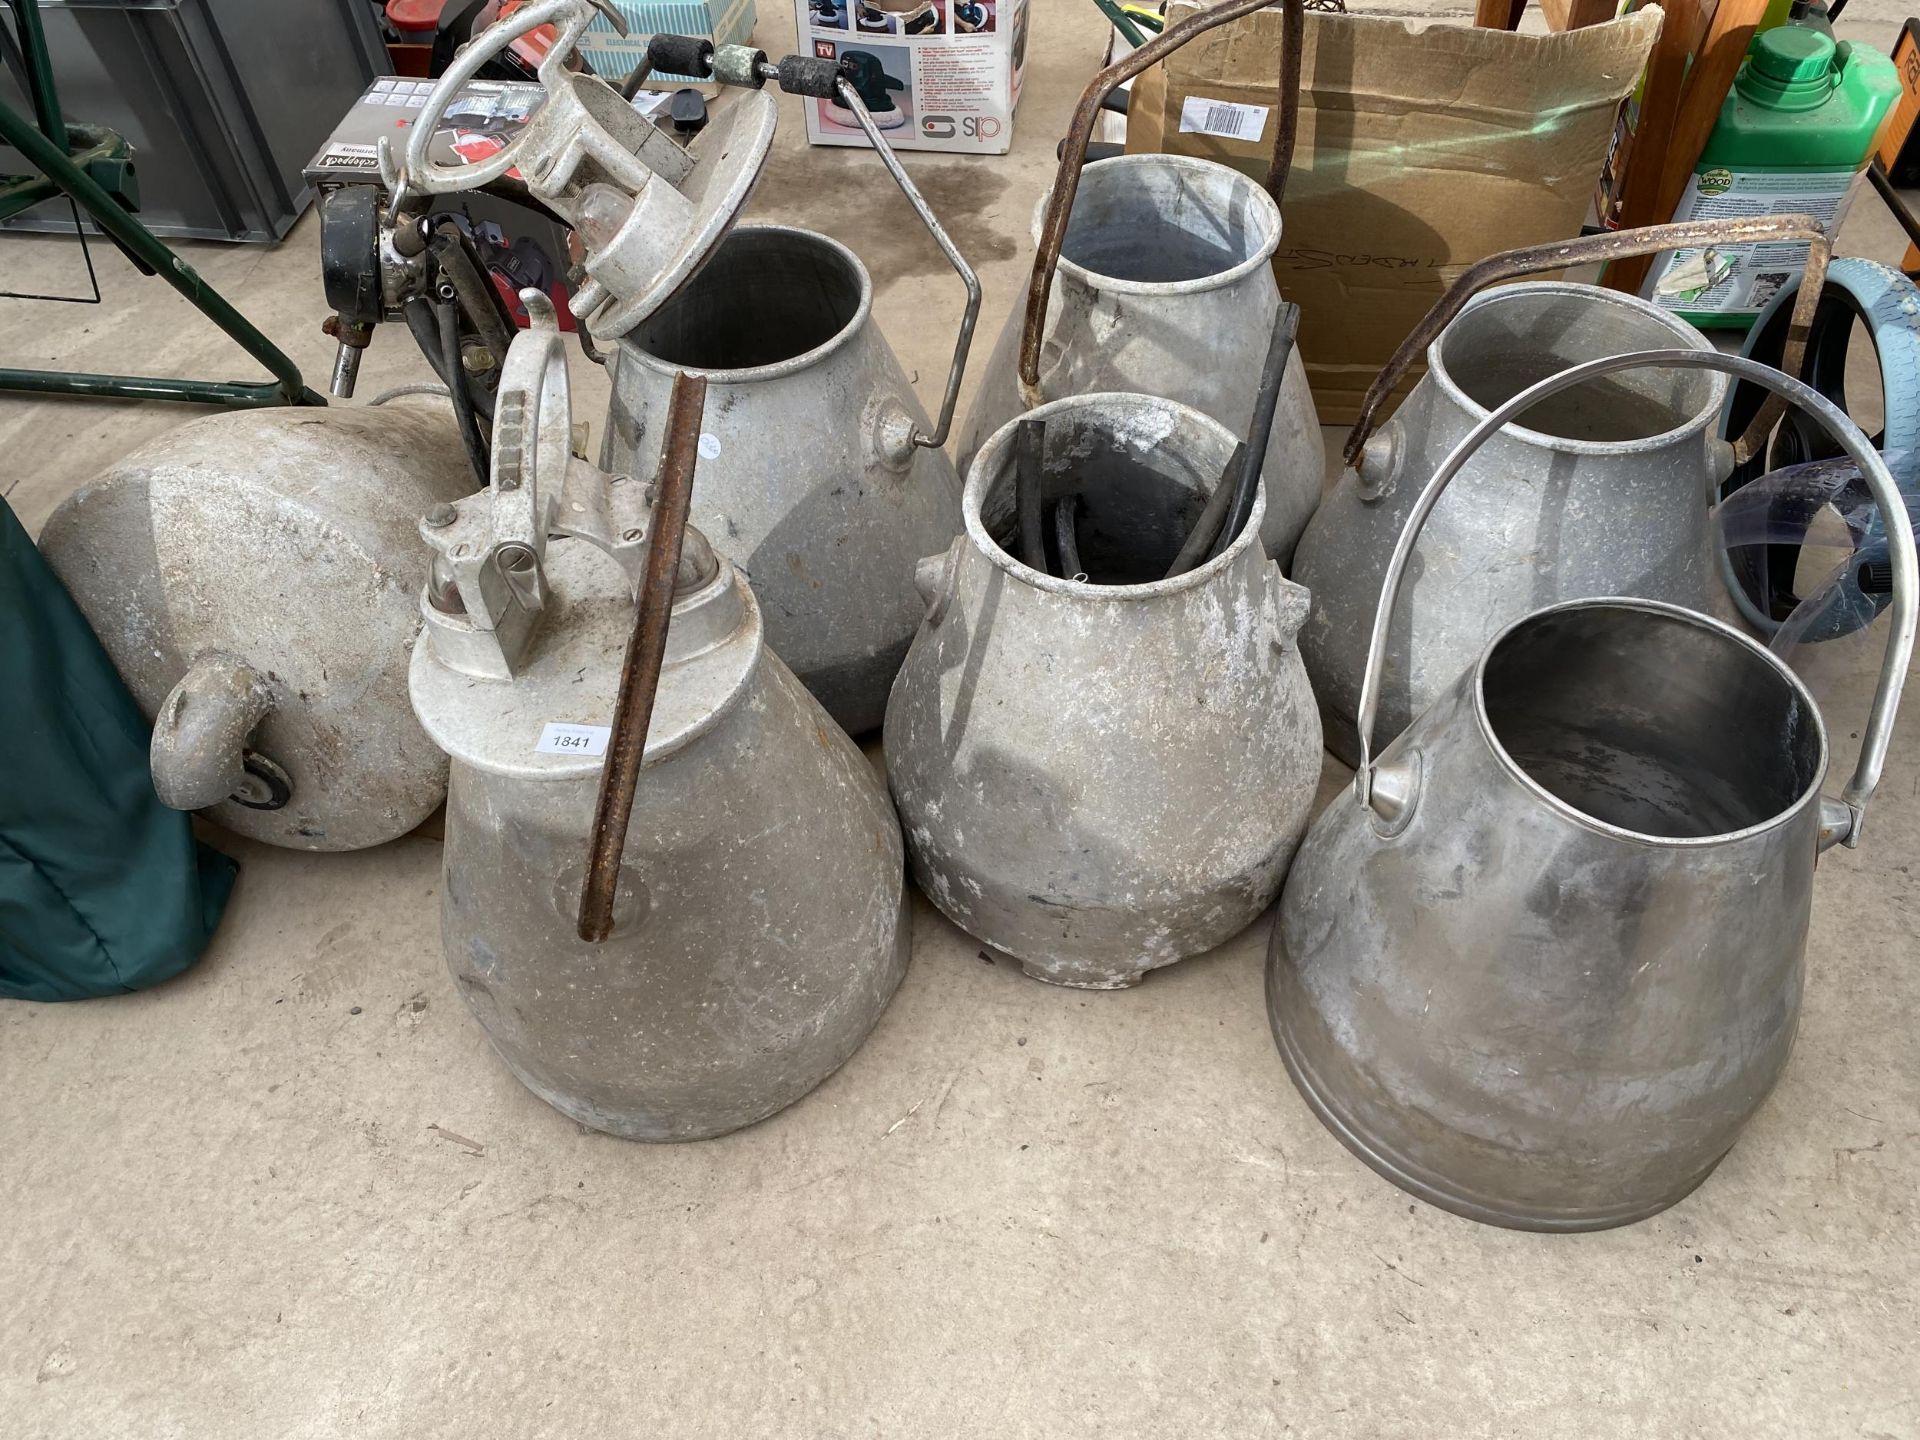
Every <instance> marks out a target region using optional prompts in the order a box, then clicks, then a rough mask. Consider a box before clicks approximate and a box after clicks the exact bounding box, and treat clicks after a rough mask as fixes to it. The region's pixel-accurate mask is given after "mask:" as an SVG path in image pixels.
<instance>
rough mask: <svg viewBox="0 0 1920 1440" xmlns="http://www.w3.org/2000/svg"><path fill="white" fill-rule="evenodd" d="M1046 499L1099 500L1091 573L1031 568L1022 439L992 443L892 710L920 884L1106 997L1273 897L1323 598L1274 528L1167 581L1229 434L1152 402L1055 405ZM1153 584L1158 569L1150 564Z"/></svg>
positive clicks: (1305, 738)
mask: <svg viewBox="0 0 1920 1440" xmlns="http://www.w3.org/2000/svg"><path fill="white" fill-rule="evenodd" d="M1028 418H1038V419H1040V420H1043V421H1045V422H1046V423H1047V427H1048V431H1047V446H1046V458H1045V464H1044V468H1043V483H1044V485H1045V487H1046V489H1045V496H1044V499H1045V502H1046V506H1047V508H1048V509H1049V510H1053V509H1055V508H1056V506H1057V502H1058V500H1059V499H1061V498H1062V497H1064V496H1067V495H1071V494H1074V493H1076V492H1078V493H1079V494H1080V496H1081V500H1082V504H1081V514H1082V519H1081V522H1080V525H1081V528H1080V533H1079V556H1080V558H1081V561H1082V563H1083V564H1084V565H1086V566H1087V567H1089V568H1090V569H1092V570H1093V571H1095V572H1097V573H1096V574H1095V576H1094V580H1095V581H1097V580H1099V579H1100V578H1102V576H1103V574H1110V573H1111V572H1116V571H1117V570H1125V569H1129V568H1130V569H1131V570H1133V571H1137V573H1138V574H1139V575H1140V576H1141V577H1143V579H1144V583H1109V584H1101V583H1094V582H1093V581H1081V580H1075V579H1072V578H1060V577H1057V576H1052V575H1047V574H1043V573H1041V572H1039V571H1037V570H1035V569H1032V568H1029V567H1028V566H1026V565H1023V564H1021V563H1020V562H1018V561H1016V560H1015V559H1013V558H1012V556H1011V555H1010V554H1009V553H1008V552H1007V550H1005V549H1003V548H1002V544H1001V542H1000V540H997V539H996V538H995V537H996V536H999V537H1001V539H1004V540H1008V541H1009V543H1011V540H1010V537H1011V534H1012V529H1013V526H1014V524H1015V516H1014V480H1013V473H1014V435H1015V431H1016V429H1017V427H1016V426H1013V425H1009V426H1007V427H1005V428H1003V429H1002V430H1001V431H1000V432H999V433H998V434H997V435H995V436H994V437H993V438H992V439H991V440H989V441H988V443H987V444H986V445H985V446H983V447H982V449H981V451H980V454H979V456H978V457H977V458H976V459H975V461H974V465H973V468H972V471H971V473H970V475H969V478H968V484H967V490H966V494H965V499H964V506H965V511H966V526H967V528H966V533H965V534H963V535H961V536H960V537H959V538H958V539H956V540H955V541H954V543H953V545H952V546H951V547H950V548H949V550H948V551H947V552H946V553H945V554H944V555H938V556H931V557H929V558H928V559H927V560H926V561H924V562H923V563H922V566H921V579H922V583H923V586H924V589H925V591H926V593H927V597H928V600H927V615H926V620H925V623H924V624H923V626H922V628H921V631H920V634H919V635H918V636H917V637H916V638H915V640H914V644H913V649H912V650H911V651H910V652H909V654H908V656H907V661H906V664H905V666H904V667H903V668H902V670H901V672H900V676H899V678H898V679H897V680H896V681H895V682H894V688H893V697H892V700H891V703H890V704H889V706H888V710H887V724H886V753H887V767H888V774H889V777H890V779H891V781H892V785H893V792H894V799H895V802H896V804H897V805H898V806H899V809H900V814H901V819H902V823H903V826H904V828H905V830H906V834H907V846H908V853H909V855H910V856H911V858H912V861H913V867H914V873H915V876H916V878H917V879H918V880H919V883H920V886H921V889H922V890H923V891H924V892H925V893H926V894H927V895H928V897H929V898H930V899H932V900H933V902H934V903H935V904H936V905H938V906H939V907H940V909H941V910H942V911H943V912H944V913H945V914H946V915H947V916H948V918H949V919H951V920H952V921H953V922H954V923H955V924H957V925H959V926H960V927H961V928H962V929H964V930H966V931H968V932H969V933H970V934H972V935H975V936H977V937H978V938H980V939H982V940H984V941H986V942H987V943H989V944H991V945H993V946H995V947H996V948H998V949H1001V950H1004V951H1006V952H1007V953H1009V954H1011V955H1014V956H1016V957H1017V958H1018V959H1019V960H1020V961H1021V962H1022V964H1023V965H1024V967H1025V968H1026V970H1027V973H1028V974H1030V975H1033V976H1035V977H1037V978H1040V979H1044V980H1049V981H1052V982H1054V983H1057V984H1064V985H1076V986H1084V987H1088V988H1095V989H1111V988H1118V987H1121V986H1125V985H1130V984H1133V983H1134V982H1136V981H1138V980H1139V979H1140V977H1141V976H1142V975H1143V974H1144V973H1145V972H1146V971H1147V970H1149V969H1153V968H1155V967H1157V966H1162V965H1167V964H1171V963H1173V962H1174V961H1177V960H1180V959H1183V958H1185V957H1186V956H1190V955H1194V954H1197V953H1199V952H1201V951H1203V950H1206V949H1209V948H1211V947H1212V946H1214V945H1217V944H1219V943H1221V942H1222V941H1224V940H1226V939H1227V938H1229V937H1230V936H1232V935H1233V934H1235V933H1236V932H1238V931H1239V930H1241V929H1242V928H1243V927H1245V926H1246V925H1247V924H1248V923H1249V922H1251V921H1252V920H1253V919H1254V917H1255V916H1257V915H1258V914H1259V913H1260V911H1261V910H1262V909H1263V908H1265V906H1266V905H1267V903H1268V902H1269V901H1270V900H1271V899H1272V897H1273V895H1274V893H1275V892H1276V890H1277V888H1278V886H1279V883H1280V877H1281V875H1282V874H1283V873H1284V871H1285V868H1286V865H1287V862H1288V860H1289V858H1290V857H1291V855H1292V853H1293V850H1294V847H1295V846H1296V845H1297V844H1298V842H1299V839H1300V836H1301V834H1302V833H1303V832H1304V830H1305V827H1306V820H1307V812H1308V806H1309V804H1310V802H1311V800H1312V798H1313V794H1314V790H1315V786H1316V784H1317V782H1318V779H1319V775H1320V726H1319V721H1318V717H1317V715H1316V713H1315V710H1314V706H1313V702H1312V698H1311V696H1310V694H1309V692H1308V687H1307V679H1306V672H1305V670H1304V668H1303V667H1302V665H1301V663H1300V657H1299V654H1298V651H1297V650H1296V648H1295V645H1294V635H1295V632H1296V630H1297V629H1298V627H1299V625H1300V623H1301V621H1302V619H1303V618H1304V616H1305V614H1306V608H1307V595H1306V593H1305V592H1304V591H1303V590H1302V589H1301V588H1300V587H1299V586H1297V585H1293V584H1291V583H1290V582H1288V581H1287V580H1286V579H1285V578H1283V577H1282V575H1281V573H1280V569H1279V567H1278V565H1276V564H1275V563H1274V562H1272V561H1271V560H1269V559H1268V558H1267V557H1266V555H1265V553H1264V552H1263V551H1262V550H1261V548H1260V546H1259V544H1258V543H1257V541H1258V531H1259V507H1258V505H1257V504H1256V507H1255V515H1254V518H1253V520H1252V521H1250V522H1249V524H1248V525H1247V527H1246V528H1245V529H1244V530H1243V531H1242V533H1241V534H1240V536H1239V537H1238V538H1237V539H1236V540H1235V541H1234V542H1233V544H1232V545H1231V546H1230V547H1229V548H1228V549H1227V550H1226V551H1225V553H1223V554H1222V555H1220V556H1219V557H1217V558H1216V559H1214V560H1212V561H1209V562H1208V563H1206V564H1205V565H1202V566H1200V567H1198V568H1196V569H1194V570H1192V571H1189V572H1188V573H1186V574H1184V575H1181V576H1179V577H1177V578H1174V579H1159V578H1157V577H1159V576H1160V575H1162V574H1163V573H1164V571H1165V569H1166V567H1167V564H1168V562H1169V561H1170V560H1171V559H1172V557H1173V555H1174V554H1175V552H1176V551H1177V550H1178V549H1179V547H1180V542H1181V540H1182V538H1183V537H1184V535H1185V534H1186V532H1187V529H1188V528H1189V527H1190V526H1191V525H1192V523H1193V521H1194V519H1195V517H1197V515H1198V514H1199V512H1200V509H1201V508H1202V506H1203V504H1204V502H1205V499H1206V496H1207V495H1208V494H1209V493H1210V491H1211V489H1212V487H1213V486H1214V485H1215V484H1216V483H1217V482H1218V480H1219V477H1220V474H1221V472H1222V470H1223V468H1224V467H1225V465H1226V463H1227V461H1228V459H1229V457H1230V456H1231V455H1232V453H1233V449H1234V444H1235V442H1234V437H1233V436H1232V435H1231V434H1230V433H1229V432H1228V431H1226V430H1225V429H1224V428H1223V427H1221V426H1220V425H1219V424H1218V423H1217V422H1215V421H1212V420H1210V419H1208V418H1207V417H1206V416H1204V415H1202V414H1200V413H1199V412H1198V411H1196V410H1194V409H1192V408H1190V407H1188V406H1184V405H1179V404H1175V403H1173V402H1171V401H1166V400H1159V399H1152V398H1148V397H1146V396H1140V395H1091V396H1085V397H1080V398H1076V399H1070V400H1062V401H1058V402H1056V403H1054V404H1052V405H1048V406H1044V407H1042V408H1041V409H1040V410H1039V411H1036V412H1034V415H1033V416H1030V417H1028ZM1145 577H1154V578H1145Z"/></svg>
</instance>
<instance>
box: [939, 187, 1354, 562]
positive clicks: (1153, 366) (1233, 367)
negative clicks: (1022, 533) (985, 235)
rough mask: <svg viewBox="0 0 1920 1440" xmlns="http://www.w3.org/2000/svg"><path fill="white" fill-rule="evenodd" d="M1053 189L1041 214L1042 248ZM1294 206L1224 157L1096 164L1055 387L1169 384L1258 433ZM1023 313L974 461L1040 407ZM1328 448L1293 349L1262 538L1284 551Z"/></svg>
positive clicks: (963, 457)
mask: <svg viewBox="0 0 1920 1440" xmlns="http://www.w3.org/2000/svg"><path fill="white" fill-rule="evenodd" d="M1048 206H1049V202H1048V201H1045V200H1043V201H1042V202H1040V204H1039V205H1038V206H1037V207H1036V208H1035V211H1034V239H1035V244H1036V246H1037V245H1039V244H1040V243H1041V241H1042V238H1043V234H1042V232H1043V227H1044V226H1045V224H1046V220H1047V216H1048V213H1049V211H1048ZM1279 242H1280V210H1279V207H1278V206H1277V205H1275V204H1274V203H1273V201H1272V199H1271V198H1270V197H1269V196H1268V195H1267V193H1266V192H1265V191H1264V190H1262V189H1261V188H1260V186H1259V185H1258V184H1257V183H1255V182H1254V181H1252V180H1249V179H1248V178H1247V177H1246V176H1244V175H1241V174H1239V173H1238V172H1237V171H1234V170H1230V169H1228V168H1227V167H1226V166H1224V165H1217V164H1215V163H1213V162H1212V161H1210V160H1196V159H1192V158H1188V157H1182V156H1174V155H1122V156H1117V157H1115V158H1114V159H1111V160H1101V161H1098V162H1096V163H1095V164H1092V165H1089V166H1087V167H1086V170H1085V172H1084V173H1083V174H1082V175H1081V176H1080V180H1079V188H1078V198H1077V200H1076V201H1075V203H1074V208H1073V217H1072V221H1071V224H1070V225H1069V227H1068V228H1067V230H1066V240H1065V248H1064V250H1063V252H1062V255H1061V258H1060V262H1059V272H1058V278H1057V283H1055V284H1053V285H1052V286H1051V287H1050V288H1049V291H1048V300H1047V309H1046V318H1045V324H1044V326H1043V327H1042V333H1043V335H1044V342H1043V343H1041V342H1036V344H1037V346H1038V349H1037V356H1038V359H1037V364H1038V367H1039V368H1038V371H1037V393H1038V395H1039V397H1040V399H1041V400H1047V401H1050V400H1058V399H1062V398H1064V397H1067V396H1073V395H1087V394H1096V393H1100V392H1130V393H1139V394H1148V395H1160V396H1164V397H1165V398H1167V399H1169V400H1176V401H1180V402H1181V403H1183V404H1187V405H1191V406H1193V407H1194V408H1195V409H1197V410H1199V411H1201V412H1202V413H1204V414H1207V415H1210V416H1212V417H1213V418H1214V419H1216V420H1218V421H1220V422H1221V423H1222V424H1224V425H1225V426H1226V427H1227V428H1228V429H1229V430H1232V431H1234V432H1235V433H1236V434H1244V433H1245V431H1246V429H1247V425H1248V423H1249V421H1251V419H1252V418H1253V410H1254V400H1255V396H1256V393H1257V391H1258V389H1259V377H1260V362H1261V357H1262V356H1264V355H1265V354H1266V350H1267V343H1268V340H1269V338H1270V337H1271V336H1272V334H1273V328H1274V321H1275V317H1276V316H1277V315H1278V313H1279V309H1280V289H1279V286H1278V285H1277V284H1276V283H1275V282H1274V278H1273V267H1272V265H1271V264H1270V263H1269V262H1270V261H1271V260H1272V257H1273V252H1274V250H1275V248H1276V247H1277V246H1278V245H1279ZM1024 329H1025V318H1024V317H1023V315H1022V314H1021V313H1020V312H1019V311H1018V310H1016V311H1015V312H1014V313H1013V314H1011V315H1009V316H1008V317H1007V322H1006V326H1005V328H1004V329H1003V330H1002V331H1001V333H1000V338H999V340H998V342H997V343H996V345H995V347H994V352H993V355H992V357H991V358H990V359H989V360H988V362H987V368H986V371H985V375H984V378H983V379H982V381H981V386H980V391H979V393H978V395H977V396H976V397H975V399H974V402H973V408H972V410H971V412H970V413H969V414H968V417H967V422H966V425H965V426H964V427H963V429H962V430H961V433H960V440H959V444H958V448H957V454H958V457H959V461H960V469H961V472H962V473H963V474H965V473H967V472H968V471H969V470H970V468H971V464H972V459H973V456H974V454H975V452H976V451H977V450H978V449H979V448H980V446H981V445H983V444H984V443H985V442H986V439H987V437H988V436H989V435H991V434H993V433H994V431H996V430H998V429H999V428H1000V427H1001V426H1002V425H1004V424H1006V423H1007V422H1008V421H1009V420H1012V419H1013V418H1015V417H1016V416H1017V415H1019V414H1021V413H1022V412H1023V411H1024V410H1026V409H1027V408H1028V407H1027V405H1026V404H1024V403H1023V402H1022V398H1021V389H1022V387H1021V380H1020V374H1019V365H1020V354H1021V349H1022V341H1023V331H1024ZM1325 461H1326V446H1325V442H1324V440H1323V438H1322V436H1321V433H1320V421H1319V417H1318V416H1317V414H1316V413H1315V411H1314V406H1313V396H1312V394H1311V393H1310V392H1309V390H1308V388H1307V374H1306V366H1305V364H1304V362H1303V361H1302V360H1301V358H1300V356H1299V355H1298V354H1297V353H1296V354H1295V355H1294V356H1293V357H1292V358H1291V359H1290V360H1289V362H1288V364H1287V369H1286V376H1285V380H1284V382H1283V384H1282V386H1281V391H1280V405H1279V411H1278V415H1277V417H1276V419H1275V422H1274V426H1273V432H1272V437H1271V439H1270V441H1269V443H1268V446H1267V452H1266V465H1265V471H1264V475H1263V488H1264V489H1265V491H1266V513H1265V519H1264V520H1263V522H1262V526H1261V537H1262V540H1263V541H1264V543H1265V546H1266V549H1267V552H1268V553H1269V554H1272V555H1275V556H1277V557H1279V558H1280V559H1281V560H1282V561H1283V562H1284V561H1285V560H1286V559H1287V557H1289V556H1290V555H1291V554H1292V553H1293V548H1294V545H1295V543H1296V542H1297V541H1298V540H1299V538H1300V533H1301V531H1302V530H1303V529H1304V528H1305V526H1306V523H1307V520H1308V518H1309V517H1310V516H1311V515H1312V514H1313V512H1314V509H1315V507H1316V506H1318V504H1319V502H1320V491H1321V478H1322V474H1323V471H1324V468H1325Z"/></svg>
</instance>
